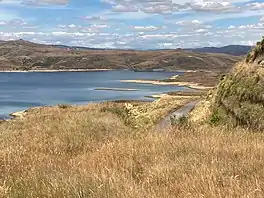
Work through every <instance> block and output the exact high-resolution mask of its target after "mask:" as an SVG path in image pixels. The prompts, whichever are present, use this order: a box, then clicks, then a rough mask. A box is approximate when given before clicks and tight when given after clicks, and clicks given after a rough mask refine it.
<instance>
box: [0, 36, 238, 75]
mask: <svg viewBox="0 0 264 198" xmlns="http://www.w3.org/2000/svg"><path fill="white" fill-rule="evenodd" d="M239 60H241V57H237V56H231V55H227V54H206V53H197V52H191V51H186V50H181V49H177V50H158V51H134V50H98V49H86V48H70V47H69V48H67V47H59V46H52V45H43V44H36V43H31V42H28V41H24V40H18V41H0V70H34V69H43V70H44V69H48V70H50V69H54V70H57V69H136V70H153V69H154V70H155V69H162V70H189V69H191V70H215V71H223V70H226V69H229V68H231V67H232V65H233V64H234V63H235V62H237V61H239Z"/></svg>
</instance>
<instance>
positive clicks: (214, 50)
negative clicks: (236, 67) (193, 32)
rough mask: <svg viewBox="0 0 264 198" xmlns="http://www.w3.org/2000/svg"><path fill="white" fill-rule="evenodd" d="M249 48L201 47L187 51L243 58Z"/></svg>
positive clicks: (241, 46) (233, 46)
mask: <svg viewBox="0 0 264 198" xmlns="http://www.w3.org/2000/svg"><path fill="white" fill-rule="evenodd" d="M251 48H252V47H251V46H247V45H228V46H224V47H203V48H196V49H189V50H190V51H193V52H201V53H223V54H230V55H234V56H243V55H246V54H247V53H248V52H249V51H250V50H251Z"/></svg>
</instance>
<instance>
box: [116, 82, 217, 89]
mask: <svg viewBox="0 0 264 198" xmlns="http://www.w3.org/2000/svg"><path fill="white" fill-rule="evenodd" d="M120 82H123V83H139V84H152V85H175V86H180V87H188V88H191V89H197V90H209V89H212V88H213V87H206V86H203V85H200V84H198V83H192V82H162V81H158V80H121V81H120Z"/></svg>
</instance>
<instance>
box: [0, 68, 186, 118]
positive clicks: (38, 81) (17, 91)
mask: <svg viewBox="0 0 264 198" xmlns="http://www.w3.org/2000/svg"><path fill="white" fill-rule="evenodd" d="M176 74H177V73H171V72H134V71H121V70H120V71H103V72H53V73H51V72H28V73H22V72H18V73H4V72H0V119H5V118H7V117H8V115H9V113H12V112H16V111H22V110H25V109H28V108H30V107H36V106H45V105H56V104H86V103H89V102H102V101H111V100H127V99H137V100H151V99H149V98H146V97H145V96H149V95H153V94H159V93H163V92H168V91H176V90H182V89H184V87H177V86H159V85H151V84H137V83H122V82H120V80H142V79H143V80H145V79H146V80H151V79H166V78H168V77H170V76H172V75H176ZM96 88H123V89H124V88H128V89H137V91H110V90H95V89H96Z"/></svg>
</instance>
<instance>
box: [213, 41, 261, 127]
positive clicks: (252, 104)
mask: <svg viewBox="0 0 264 198" xmlns="http://www.w3.org/2000/svg"><path fill="white" fill-rule="evenodd" d="M263 60H264V40H263V41H261V42H259V43H258V44H257V46H256V48H254V49H253V50H252V51H251V52H250V53H249V54H248V56H247V58H246V60H244V61H242V62H241V63H239V64H237V65H236V67H235V68H234V69H233V70H232V71H231V73H229V74H228V75H226V76H225V77H223V79H222V80H221V82H220V83H219V85H218V87H217V89H216V93H215V96H214V99H213V116H214V117H218V119H219V121H222V122H224V123H226V122H228V123H230V124H232V125H235V126H236V125H243V126H247V127H250V128H257V129H262V130H263V129H264V114H263V111H264V106H263V104H264V68H263Z"/></svg>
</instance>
